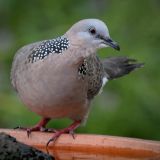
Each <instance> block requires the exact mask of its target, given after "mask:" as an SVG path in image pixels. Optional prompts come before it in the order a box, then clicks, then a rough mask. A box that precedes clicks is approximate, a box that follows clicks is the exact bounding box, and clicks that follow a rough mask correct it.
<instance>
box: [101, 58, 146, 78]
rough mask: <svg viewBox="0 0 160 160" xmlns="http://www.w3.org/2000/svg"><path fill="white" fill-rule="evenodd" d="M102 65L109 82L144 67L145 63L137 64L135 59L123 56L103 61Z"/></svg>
mask: <svg viewBox="0 0 160 160" xmlns="http://www.w3.org/2000/svg"><path fill="white" fill-rule="evenodd" d="M102 64H103V66H104V70H105V72H106V74H107V78H108V79H109V80H112V79H115V78H119V77H122V76H124V75H126V74H128V73H130V72H131V71H133V70H135V69H137V68H141V67H143V66H144V64H143V63H137V62H136V60H135V59H131V58H128V57H123V56H118V57H110V58H106V59H104V60H102Z"/></svg>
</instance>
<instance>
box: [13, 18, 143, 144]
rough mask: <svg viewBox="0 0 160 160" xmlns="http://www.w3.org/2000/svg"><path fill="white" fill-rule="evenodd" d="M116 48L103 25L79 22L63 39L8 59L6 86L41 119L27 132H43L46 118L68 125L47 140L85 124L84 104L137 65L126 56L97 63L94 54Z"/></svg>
mask: <svg viewBox="0 0 160 160" xmlns="http://www.w3.org/2000/svg"><path fill="white" fill-rule="evenodd" d="M104 47H112V48H114V49H116V50H120V47H119V46H118V44H117V43H116V42H114V41H113V40H112V39H111V38H110V35H109V31H108V28H107V26H106V24H105V23H104V22H102V21H101V20H98V19H85V20H81V21H79V22H77V23H76V24H74V25H73V26H72V27H71V28H70V29H69V30H68V31H67V32H66V33H65V34H64V35H62V36H60V37H58V38H55V39H50V40H43V41H39V42H35V43H32V44H28V45H26V46H24V47H22V48H21V49H19V50H18V51H17V53H16V55H15V57H14V60H13V65H12V70H11V81H12V85H13V87H14V88H15V90H16V91H17V93H18V95H19V97H20V99H21V100H22V101H23V103H24V104H25V105H26V106H27V107H28V108H29V109H30V110H31V111H33V112H35V113H37V114H38V115H40V116H41V117H42V120H41V121H40V122H39V123H38V124H37V125H35V126H33V127H31V128H25V129H26V130H27V133H28V135H29V134H30V133H31V131H40V130H43V129H44V128H45V126H46V124H47V122H48V121H49V120H50V119H55V118H64V117H67V118H70V119H71V120H73V123H72V124H71V125H70V126H69V127H67V128H64V129H62V130H59V131H56V132H55V133H54V135H53V137H52V138H51V139H50V140H49V141H48V143H47V145H48V144H49V143H50V142H51V141H55V140H56V139H57V138H58V137H59V136H60V135H61V134H62V133H73V131H74V130H75V129H76V128H77V127H78V126H79V125H80V124H81V123H82V122H85V121H86V119H87V117H88V113H89V111H90V102H91V101H92V99H93V98H94V97H95V96H96V95H97V94H98V93H99V92H100V91H101V90H102V87H103V86H104V85H105V83H106V82H107V81H108V80H110V79H114V78H118V77H121V76H123V75H125V74H128V73H129V72H131V71H133V70H134V69H136V68H139V67H141V66H142V64H140V63H136V62H135V61H134V60H133V59H129V58H127V57H111V58H108V59H105V60H100V59H99V58H98V56H97V50H98V49H100V48H104Z"/></svg>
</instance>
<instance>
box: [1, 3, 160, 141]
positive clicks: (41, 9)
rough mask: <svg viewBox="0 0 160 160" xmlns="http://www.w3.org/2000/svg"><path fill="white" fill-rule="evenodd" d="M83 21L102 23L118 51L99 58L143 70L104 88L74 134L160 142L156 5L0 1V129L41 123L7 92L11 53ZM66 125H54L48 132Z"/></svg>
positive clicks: (61, 122) (159, 6)
mask: <svg viewBox="0 0 160 160" xmlns="http://www.w3.org/2000/svg"><path fill="white" fill-rule="evenodd" d="M84 18H99V19H101V20H103V21H104V22H106V23H107V25H108V27H109V30H110V35H111V37H112V38H113V39H114V40H115V41H117V42H119V44H120V46H121V51H120V52H116V51H114V50H113V49H111V48H107V49H102V50H101V51H100V52H99V56H100V57H107V56H117V55H125V56H129V57H131V58H136V59H138V60H139V61H141V62H145V67H144V68H142V69H139V70H137V71H136V72H134V73H132V74H130V75H128V76H126V77H123V78H120V79H117V80H114V81H111V82H109V83H108V84H107V85H106V86H105V88H104V92H103V94H101V95H100V96H97V97H96V98H95V100H94V102H93V103H92V110H91V113H90V116H89V118H88V122H87V124H86V126H85V127H81V128H79V129H78V132H80V133H82V132H84V133H94V134H108V135H117V136H129V137H139V138H145V139H154V140H160V97H159V96H160V69H159V65H160V1H159V0H141V1H139V0H121V1H117V0H81V1H75V0H61V1H55V0H45V1H44V0H34V1H33V0H27V1H23V0H5V1H4V0H0V127H4V128H13V127H15V126H18V125H21V126H31V125H34V124H35V123H37V121H38V120H39V119H40V117H39V116H37V115H36V114H35V113H32V112H30V111H29V110H28V109H27V108H26V107H24V105H23V104H22V103H21V101H20V100H19V98H18V97H17V95H16V93H15V92H14V91H13V89H12V87H11V84H10V68H11V63H12V59H13V56H14V54H15V52H16V50H17V49H19V48H20V47H21V46H23V45H25V44H27V43H31V42H35V41H39V40H43V39H49V38H54V37H57V36H59V35H62V34H63V33H65V31H66V30H67V29H68V28H69V27H70V26H71V25H72V24H74V23H75V22H76V21H78V20H80V19H84ZM69 123H70V121H69V120H66V119H65V120H55V121H52V122H50V123H49V127H55V128H61V127H65V126H66V125H68V124H69Z"/></svg>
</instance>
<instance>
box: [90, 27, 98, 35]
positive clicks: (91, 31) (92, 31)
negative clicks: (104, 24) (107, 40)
mask: <svg viewBox="0 0 160 160" xmlns="http://www.w3.org/2000/svg"><path fill="white" fill-rule="evenodd" d="M89 32H90V33H91V34H92V35H94V34H96V29H95V28H93V27H91V28H89Z"/></svg>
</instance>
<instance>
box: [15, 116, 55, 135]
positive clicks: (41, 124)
mask: <svg viewBox="0 0 160 160" xmlns="http://www.w3.org/2000/svg"><path fill="white" fill-rule="evenodd" d="M49 120H50V118H42V119H41V121H40V122H39V123H38V124H36V125H35V126H33V127H31V128H25V127H16V128H15V129H22V130H26V131H27V136H28V137H29V135H30V133H31V132H32V131H42V132H45V131H48V130H47V129H46V128H45V126H46V124H47V123H48V122H49ZM53 131H54V130H53Z"/></svg>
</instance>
